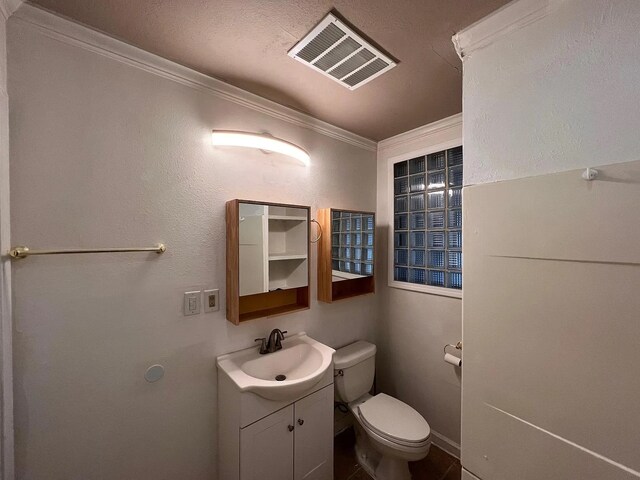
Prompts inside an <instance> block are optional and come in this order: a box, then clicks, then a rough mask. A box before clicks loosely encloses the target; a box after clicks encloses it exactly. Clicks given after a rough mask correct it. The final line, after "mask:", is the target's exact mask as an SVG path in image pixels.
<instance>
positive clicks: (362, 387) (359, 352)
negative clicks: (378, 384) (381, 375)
mask: <svg viewBox="0 0 640 480" xmlns="http://www.w3.org/2000/svg"><path fill="white" fill-rule="evenodd" d="M333 368H334V376H335V392H336V397H337V398H338V400H340V401H342V402H345V403H349V402H352V401H354V400H356V399H358V398H360V397H361V396H362V395H364V394H365V393H367V392H368V391H369V390H371V387H372V386H373V376H374V374H375V371H376V346H375V345H374V344H373V343H369V342H365V341H364V340H360V341H358V342H355V343H352V344H350V345H347V346H346V347H342V348H339V349H337V350H336V353H334V354H333Z"/></svg>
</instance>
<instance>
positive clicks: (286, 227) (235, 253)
mask: <svg viewBox="0 0 640 480" xmlns="http://www.w3.org/2000/svg"><path fill="white" fill-rule="evenodd" d="M226 209H227V211H226V223H227V320H229V321H230V322H233V323H235V324H236V325H237V324H239V323H240V322H243V321H246V320H251V319H254V318H260V317H267V316H271V315H280V314H283V313H289V312H293V311H296V310H303V309H307V308H309V215H310V208H309V207H306V206H300V205H286V204H277V203H266V202H256V201H251V200H231V201H229V202H227V207H226Z"/></svg>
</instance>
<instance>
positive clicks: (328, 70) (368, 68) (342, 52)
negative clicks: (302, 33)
mask: <svg viewBox="0 0 640 480" xmlns="http://www.w3.org/2000/svg"><path fill="white" fill-rule="evenodd" d="M288 55H289V56H290V57H292V58H295V59H296V60H298V61H299V62H302V63H304V64H305V65H308V66H309V67H311V68H313V69H314V70H317V71H318V72H320V73H322V74H323V75H326V76H327V77H329V78H331V79H333V80H335V81H336V82H338V83H339V84H341V85H343V86H345V87H347V88H348V89H349V90H355V89H356V88H358V87H360V86H362V85H364V84H365V83H367V82H369V81H371V80H373V79H374V78H376V77H377V76H379V75H382V74H383V73H385V72H386V71H388V70H391V69H392V68H393V67H395V66H396V62H394V61H393V60H391V59H390V58H389V57H387V56H386V55H384V54H383V53H382V52H380V50H378V49H377V48H375V47H373V46H372V45H371V44H370V43H369V42H367V41H366V40H364V39H363V38H362V37H361V36H359V35H358V34H357V33H355V32H354V31H353V30H352V29H351V28H349V27H347V26H346V25H345V24H344V23H343V22H341V21H340V20H338V19H337V18H336V17H335V16H334V15H332V14H329V15H327V16H326V17H325V18H324V19H323V20H322V21H321V22H320V23H319V24H318V25H317V26H316V27H315V28H314V29H313V30H311V31H310V32H309V33H308V34H307V36H306V37H304V38H303V39H302V40H300V41H299V42H298V43H297V44H296V45H295V46H294V47H293V48H292V49H291V50H289V53H288Z"/></svg>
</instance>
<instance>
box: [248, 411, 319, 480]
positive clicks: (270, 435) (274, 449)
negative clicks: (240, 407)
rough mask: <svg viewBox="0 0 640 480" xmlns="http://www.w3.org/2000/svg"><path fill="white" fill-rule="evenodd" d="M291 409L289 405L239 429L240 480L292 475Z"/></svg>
mask: <svg viewBox="0 0 640 480" xmlns="http://www.w3.org/2000/svg"><path fill="white" fill-rule="evenodd" d="M293 409H294V407H293V405H289V406H288V407H286V408H283V409H282V410H280V411H278V412H276V413H273V414H271V415H269V416H268V417H265V418H263V419H262V420H258V421H257V422H255V423H253V424H251V425H249V426H247V427H245V428H243V429H241V430H240V459H241V462H240V478H241V480H292V479H293V439H294V432H295V429H294V421H293V420H294V419H293ZM313 478H315V477H313Z"/></svg>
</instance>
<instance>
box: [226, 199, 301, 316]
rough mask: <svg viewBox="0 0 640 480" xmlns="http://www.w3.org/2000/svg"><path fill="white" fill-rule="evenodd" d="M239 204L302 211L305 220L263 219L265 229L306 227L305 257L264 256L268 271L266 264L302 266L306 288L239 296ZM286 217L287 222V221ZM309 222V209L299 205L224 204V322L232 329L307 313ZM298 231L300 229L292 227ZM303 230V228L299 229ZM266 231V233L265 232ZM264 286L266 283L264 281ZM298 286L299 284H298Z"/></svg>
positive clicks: (231, 201) (231, 202)
mask: <svg viewBox="0 0 640 480" xmlns="http://www.w3.org/2000/svg"><path fill="white" fill-rule="evenodd" d="M240 204H250V205H257V206H260V205H264V206H266V207H274V208H275V209H277V210H279V211H280V213H282V211H284V212H286V209H300V210H304V211H305V216H306V219H305V218H304V217H301V216H290V217H289V216H288V215H287V214H286V213H284V214H278V215H275V214H274V215H270V214H269V215H267V222H268V225H269V226H271V225H272V224H274V225H276V226H279V227H282V226H284V227H285V228H287V227H286V226H287V225H288V224H289V223H290V224H292V225H296V224H297V225H300V223H302V222H304V223H306V228H305V230H306V232H305V233H306V240H305V241H304V247H305V250H306V253H302V252H296V254H295V255H285V254H282V253H279V254H273V255H269V254H267V255H268V259H267V262H268V265H269V267H267V268H269V271H270V270H271V268H270V265H271V263H270V262H300V261H302V262H306V270H307V271H306V285H304V286H297V287H293V288H284V289H278V290H271V291H266V292H261V293H255V294H248V295H242V296H241V295H240ZM288 217H289V218H288ZM310 222H311V208H310V207H308V206H303V205H288V204H282V203H272V202H261V201H255V200H238V199H236V200H230V201H228V202H227V204H226V226H227V239H226V240H227V242H226V243H227V292H226V298H227V305H226V310H227V320H229V321H230V322H231V323H233V324H235V325H239V324H240V322H245V321H247V320H253V319H256V318H262V317H270V316H273V315H282V314H285V313H291V312H295V311H299V310H307V309H309V306H310V286H309V284H310V261H309V260H310V259H309V235H310ZM296 228H298V229H300V227H296ZM302 228H304V227H302ZM269 231H270V229H269ZM265 282H267V280H265ZM298 283H300V282H298Z"/></svg>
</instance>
